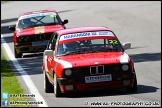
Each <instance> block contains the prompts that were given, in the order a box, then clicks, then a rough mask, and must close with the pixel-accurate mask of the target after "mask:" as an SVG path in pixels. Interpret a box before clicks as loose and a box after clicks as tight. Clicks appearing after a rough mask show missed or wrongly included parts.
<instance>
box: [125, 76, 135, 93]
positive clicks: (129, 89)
mask: <svg viewBox="0 0 162 108" xmlns="http://www.w3.org/2000/svg"><path fill="white" fill-rule="evenodd" d="M126 91H127V92H136V91H137V78H136V75H135V77H134V83H133V86H132V87H129V88H126Z"/></svg>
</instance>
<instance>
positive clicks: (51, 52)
mask: <svg viewBox="0 0 162 108" xmlns="http://www.w3.org/2000/svg"><path fill="white" fill-rule="evenodd" d="M44 55H47V56H52V57H53V50H45V51H44Z"/></svg>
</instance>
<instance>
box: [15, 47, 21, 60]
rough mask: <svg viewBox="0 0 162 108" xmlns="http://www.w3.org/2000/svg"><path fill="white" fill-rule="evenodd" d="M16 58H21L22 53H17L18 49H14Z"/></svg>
mask: <svg viewBox="0 0 162 108" xmlns="http://www.w3.org/2000/svg"><path fill="white" fill-rule="evenodd" d="M14 53H15V58H21V57H22V53H17V51H16V49H15V48H14Z"/></svg>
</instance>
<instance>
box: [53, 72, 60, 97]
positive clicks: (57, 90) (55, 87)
mask: <svg viewBox="0 0 162 108" xmlns="http://www.w3.org/2000/svg"><path fill="white" fill-rule="evenodd" d="M54 94H55V96H56V97H60V96H61V90H60V87H59V85H58V82H57V76H56V74H55V73H54Z"/></svg>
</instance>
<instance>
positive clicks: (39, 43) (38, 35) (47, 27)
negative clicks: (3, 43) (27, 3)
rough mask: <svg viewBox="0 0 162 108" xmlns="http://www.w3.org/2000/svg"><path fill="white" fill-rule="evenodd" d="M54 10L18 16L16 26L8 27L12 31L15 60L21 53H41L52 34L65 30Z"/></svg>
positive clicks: (65, 21) (63, 22)
mask: <svg viewBox="0 0 162 108" xmlns="http://www.w3.org/2000/svg"><path fill="white" fill-rule="evenodd" d="M66 23H68V20H67V19H66V20H64V21H62V20H61V18H60V16H59V15H58V13H57V12H56V11H55V10H40V11H33V12H26V13H22V14H20V15H19V17H18V20H17V22H16V25H14V26H9V29H10V30H12V31H14V37H13V41H14V52H15V58H21V57H22V55H23V53H36V52H43V51H44V50H45V48H46V46H47V43H48V42H49V39H50V37H51V35H52V33H53V32H55V31H57V30H61V29H65V26H64V24H66Z"/></svg>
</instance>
